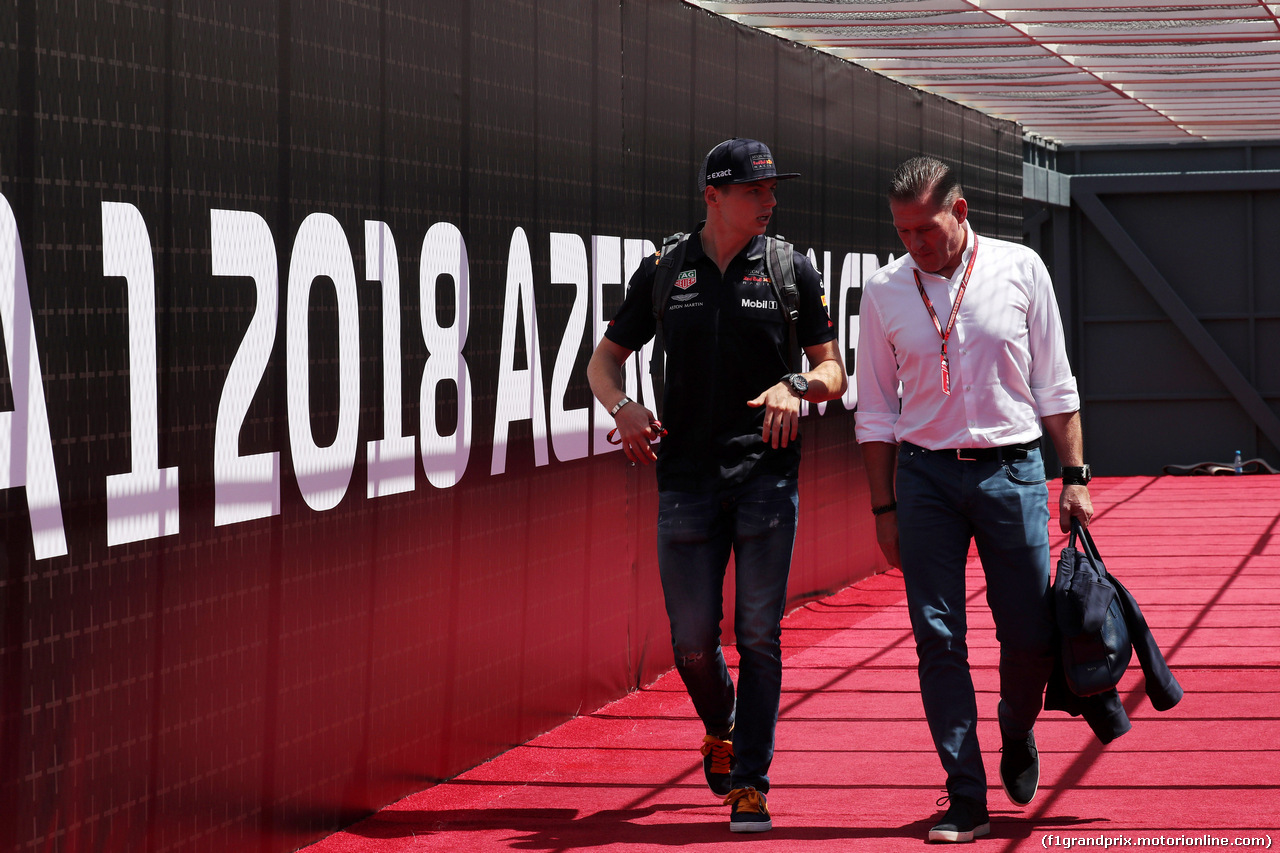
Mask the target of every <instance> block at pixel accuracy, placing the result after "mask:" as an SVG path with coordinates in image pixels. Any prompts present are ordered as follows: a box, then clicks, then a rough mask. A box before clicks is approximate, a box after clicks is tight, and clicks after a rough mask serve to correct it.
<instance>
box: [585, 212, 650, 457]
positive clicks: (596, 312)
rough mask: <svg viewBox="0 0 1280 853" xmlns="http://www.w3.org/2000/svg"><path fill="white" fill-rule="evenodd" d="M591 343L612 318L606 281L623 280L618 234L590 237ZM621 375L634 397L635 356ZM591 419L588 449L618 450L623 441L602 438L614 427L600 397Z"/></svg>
mask: <svg viewBox="0 0 1280 853" xmlns="http://www.w3.org/2000/svg"><path fill="white" fill-rule="evenodd" d="M591 263H592V267H591V304H592V306H593V308H592V311H591V347H592V349H595V347H596V346H597V345H598V344H599V343H600V340H601V338H603V337H604V330H605V328H607V327H608V325H609V321H610V320H611V319H613V317H612V315H611V314H610V315H606V314H605V313H604V310H605V309H604V288H605V285H619V284H622V240H621V239H619V238H618V237H598V236H593V237H592V238H591ZM622 375H623V382H624V388H625V391H626V395H627V396H628V397H630V398H631V399H633V400H634V399H635V398H636V397H637V396H639V394H638V393H637V392H636V368H635V359H628V360H627V362H626V364H624V365H623V367H622ZM591 421H592V423H593V424H595V429H593V430H592V431H591V452H592V453H593V454H595V455H596V456H599V455H600V454H602V453H611V452H613V451H617V450H621V449H622V445H620V444H617V445H615V444H610V443H609V442H608V441H606V440H605V437H606V436H607V435H608V434H609V430H610V429H612V428H613V418H611V417H610V416H609V410H608V409H606V408H605V407H604V406H603V405H601V403H600V401H599V400H594V399H593V401H592V404H591Z"/></svg>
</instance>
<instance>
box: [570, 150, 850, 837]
mask: <svg viewBox="0 0 1280 853" xmlns="http://www.w3.org/2000/svg"><path fill="white" fill-rule="evenodd" d="M792 177H796V175H794V174H779V173H778V171H777V169H776V168H775V166H774V162H773V155H772V154H771V153H770V151H769V149H768V147H766V146H765V145H764V144H763V143H761V142H757V141H755V140H752V139H729V140H726V141H724V142H721V143H720V144H719V145H717V146H715V147H714V148H712V149H711V151H710V152H709V153H708V154H707V156H706V158H705V159H704V161H703V164H702V170H701V172H700V173H699V179H698V185H699V191H700V192H701V194H702V198H703V201H704V202H705V203H706V208H707V218H706V221H705V222H704V223H702V224H701V225H699V227H698V228H696V229H695V230H694V232H693V233H692V234H691V235H689V236H688V238H687V240H685V241H684V242H683V243H679V244H675V245H674V246H673V247H672V248H671V249H670V250H669V251H672V252H680V253H681V254H680V255H676V256H672V258H671V259H669V260H668V263H669V264H670V263H672V261H673V260H674V259H675V258H677V257H678V258H679V259H680V260H679V263H678V264H677V265H676V267H675V268H674V269H670V270H665V271H663V270H662V267H661V266H660V264H659V260H660V256H659V257H654V258H650V259H648V260H646V261H645V262H644V263H642V264H641V265H640V268H639V269H638V270H637V271H636V273H635V274H634V275H633V276H632V278H631V281H630V284H629V285H628V291H627V296H626V298H625V300H624V302H623V304H622V307H621V308H620V309H619V310H618V313H617V315H616V316H615V317H614V319H613V321H612V322H611V323H610V324H609V328H608V329H607V330H606V332H605V335H604V338H603V340H601V342H600V345H599V346H598V347H597V348H596V350H595V353H594V354H593V355H592V358H591V363H590V365H589V367H588V369H587V375H588V379H589V381H590V383H591V390H592V392H593V393H594V394H595V396H596V398H597V399H599V400H600V402H601V404H603V405H604V406H605V407H606V408H607V409H608V410H609V411H610V412H611V413H612V414H613V416H614V419H615V422H616V425H617V434H618V437H619V438H620V440H621V443H622V449H623V450H624V452H625V453H626V455H627V458H628V459H630V460H631V461H632V462H635V463H640V464H643V465H648V464H649V463H650V462H653V461H655V460H656V462H657V480H658V522H657V528H658V530H657V535H658V549H657V550H658V570H659V573H660V575H661V578H662V589H663V595H664V598H665V601H666V607H667V615H668V617H669V618H670V621H671V642H672V647H673V649H674V652H675V661H676V668H677V670H678V671H679V673H680V677H681V678H682V679H683V680H684V683H685V686H686V688H687V689H688V691H689V696H690V698H691V699H692V700H693V706H694V708H695V709H696V711H697V713H698V716H699V717H700V718H701V720H702V723H703V725H704V727H705V730H706V733H705V737H704V738H703V743H702V753H703V769H704V772H705V774H706V778H707V784H708V785H709V786H710V788H711V790H712V791H713V792H715V793H716V794H717V795H720V796H723V797H724V798H725V803H726V804H728V805H730V806H731V807H732V809H731V813H730V829H731V830H733V831H735V832H761V831H764V830H768V829H770V828H771V827H772V825H773V824H772V820H771V818H770V816H769V809H768V806H767V805H766V797H765V794H766V792H767V791H768V790H769V775H768V773H769V765H770V763H771V761H772V760H773V746H774V728H775V726H776V724H777V720H778V704H779V698H780V695H781V684H782V655H781V643H780V637H781V620H782V615H783V609H784V607H785V605H786V600H787V576H788V573H789V572H790V568H791V550H792V545H793V543H794V541H795V528H796V517H797V507H798V497H797V487H796V483H797V476H798V472H799V464H800V441H799V428H800V400H801V399H804V400H808V401H810V402H815V403H817V402H822V401H824V400H831V399H833V398H835V397H838V396H840V395H841V394H843V393H844V390H845V386H846V384H847V379H846V376H845V371H844V365H843V362H842V361H841V359H840V355H839V351H838V349H837V347H836V344H835V337H836V333H835V329H834V327H833V326H832V323H831V320H830V318H829V317H828V315H827V310H826V306H825V302H824V300H823V294H822V286H821V280H820V278H819V276H818V273H817V271H816V270H814V269H813V267H812V265H810V263H809V261H808V259H807V258H805V257H804V256H803V255H801V254H799V253H798V252H794V251H793V252H792V253H791V257H790V258H789V259H787V260H789V261H790V264H791V266H792V268H793V270H794V279H795V281H794V284H795V288H796V292H797V293H796V296H797V298H796V304H795V306H794V307H795V309H796V310H795V314H794V317H793V318H792V319H790V320H788V315H787V313H784V312H785V309H786V308H787V307H788V306H787V305H786V304H785V298H784V297H783V296H782V291H780V289H779V286H780V285H782V284H783V282H775V281H773V280H772V279H773V277H772V276H771V274H770V269H771V264H770V262H769V259H768V257H767V255H768V250H769V249H770V248H772V243H771V241H767V240H766V238H765V236H764V233H765V230H766V229H767V228H768V226H769V222H770V219H771V218H772V215H773V210H774V207H775V205H776V204H777V200H776V198H775V195H774V191H775V189H776V188H777V186H778V181H779V180H783V179H786V178H792ZM774 268H775V269H776V265H775V266H774ZM660 271H662V272H663V275H662V276H660ZM667 276H674V286H671V287H669V293H667V294H665V295H664V294H662V293H661V292H659V297H660V303H656V302H655V299H654V289H655V282H659V284H661V283H662V282H663V281H666V280H668V279H667ZM655 314H660V315H661V317H662V321H661V331H662V334H661V339H662V349H663V352H664V354H665V360H666V369H665V380H664V393H663V408H662V413H663V417H662V421H661V423H659V421H658V418H657V417H656V416H655V414H654V413H653V412H651V411H649V410H648V409H646V408H644V407H643V406H641V405H640V404H639V403H636V402H634V401H632V400H630V399H629V398H628V397H627V396H626V394H625V389H624V384H623V379H622V365H623V364H624V363H625V362H626V360H627V359H628V358H629V357H630V356H631V355H632V353H634V352H636V351H637V350H639V349H640V348H641V347H642V346H644V344H645V343H647V342H648V341H649V339H650V338H653V337H654V334H655V331H656V330H657V328H658V322H657V318H656V317H655ZM793 339H794V340H796V341H798V343H799V346H800V347H801V348H802V349H803V351H804V353H805V355H806V356H807V357H808V359H809V363H810V364H811V365H812V367H811V369H810V370H808V371H807V372H804V373H801V372H799V371H800V365H798V364H795V363H793V355H792V347H791V340H793ZM660 433H661V434H662V435H663V436H664V437H663V438H662V441H661V443H660V444H659V445H658V446H657V451H656V452H655V448H654V447H653V442H654V441H656V440H657V439H658V437H659V434H660ZM730 552H732V553H733V555H734V563H735V571H736V581H737V596H736V600H735V602H734V628H735V633H736V636H737V648H738V654H739V667H738V684H737V688H736V690H735V686H734V684H733V681H732V680H731V678H730V675H729V671H728V668H727V667H726V666H725V661H724V655H723V653H722V651H721V647H720V621H721V619H722V617H723V612H722V611H723V607H722V598H723V588H724V576H725V570H726V568H727V565H728V559H729V554H730Z"/></svg>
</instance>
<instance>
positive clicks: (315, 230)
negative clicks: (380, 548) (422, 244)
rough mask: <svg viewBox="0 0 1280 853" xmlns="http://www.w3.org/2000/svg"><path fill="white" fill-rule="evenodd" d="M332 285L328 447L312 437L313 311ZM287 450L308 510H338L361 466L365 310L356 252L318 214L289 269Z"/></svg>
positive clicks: (308, 222) (302, 230) (305, 224)
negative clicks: (333, 418) (332, 407)
mask: <svg viewBox="0 0 1280 853" xmlns="http://www.w3.org/2000/svg"><path fill="white" fill-rule="evenodd" d="M321 276H326V277H328V278H329V279H330V280H331V281H332V282H333V285H334V289H335V291H336V292H337V296H338V434H337V435H336V436H335V437H334V440H333V443H332V444H330V445H328V446H327V447H321V446H319V445H318V444H316V440H315V435H314V434H313V433H312V430H311V364H310V337H311V330H310V322H309V316H310V311H309V306H310V302H311V285H312V284H313V283H314V282H315V280H316V279H317V278H320V277H321ZM285 327H286V339H285V344H286V346H285V366H286V373H287V375H288V384H289V392H288V400H289V447H290V449H291V450H292V451H293V475H294V477H295V478H296V479H297V481H298V490H299V491H301V492H302V499H303V500H305V501H306V502H307V506H309V507H311V508H312V509H314V510H317V511H323V510H326V509H333V508H334V507H335V506H337V505H338V503H339V502H340V501H341V500H342V497H343V495H345V494H346V493H347V486H348V485H350V483H351V471H352V469H353V468H354V467H355V464H356V448H357V443H358V442H357V437H358V435H359V430H360V305H359V301H358V300H357V298H356V266H355V261H354V260H353V259H352V257H351V244H350V243H348V242H347V235H346V234H344V233H343V232H342V226H341V225H340V224H339V223H338V220H336V219H334V218H333V217H332V216H330V215H329V214H327V213H313V214H311V215H310V216H308V217H307V218H306V219H304V220H302V225H300V226H298V234H297V236H296V237H295V238H294V241H293V254H292V257H291V258H290V261H289V303H288V313H287V314H286V316H285Z"/></svg>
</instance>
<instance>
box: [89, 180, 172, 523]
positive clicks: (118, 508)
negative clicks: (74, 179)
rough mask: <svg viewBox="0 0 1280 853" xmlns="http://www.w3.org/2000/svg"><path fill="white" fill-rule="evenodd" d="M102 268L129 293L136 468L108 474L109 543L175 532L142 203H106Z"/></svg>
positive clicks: (151, 268)
mask: <svg viewBox="0 0 1280 853" xmlns="http://www.w3.org/2000/svg"><path fill="white" fill-rule="evenodd" d="M102 274H103V275H104V276H107V277H112V276H123V277H124V279H125V284H126V286H127V288H128V295H129V447H130V459H131V464H132V468H131V470H130V471H129V472H128V473H127V474H111V475H108V477H107V544H108V545H119V544H121V543H124V542H140V541H142V540H144V539H155V538H157V537H160V536H172V535H173V534H175V533H177V532H178V469H177V468H161V467H160V437H159V418H160V415H159V406H158V402H157V395H156V276H155V263H154V261H153V259H152V254H151V239H150V237H149V236H148V235H147V223H146V221H145V220H143V218H142V213H141V211H139V210H138V208H136V207H134V206H133V205H131V204H119V203H116V202H103V203H102Z"/></svg>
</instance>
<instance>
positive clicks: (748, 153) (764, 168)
mask: <svg viewBox="0 0 1280 853" xmlns="http://www.w3.org/2000/svg"><path fill="white" fill-rule="evenodd" d="M799 176H800V175H799V173H798V172H788V173H785V174H778V171H777V169H776V167H775V164H774V162H773V152H771V151H770V150H769V146H767V145H765V144H764V143H763V142H760V141H758V140H755V139H742V138H739V137H736V136H735V137H734V138H733V139H726V140H725V141H724V142H721V143H720V144H719V145H717V146H715V147H714V148H712V149H711V150H710V151H708V152H707V156H706V158H705V159H703V161H702V171H701V172H699V174H698V190H699V191H701V190H704V189H706V188H707V187H709V186H710V187H718V186H722V185H724V184H746V183H750V182H751V181H761V180H764V179H765V178H777V179H778V180H782V179H784V178H798V177H799Z"/></svg>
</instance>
